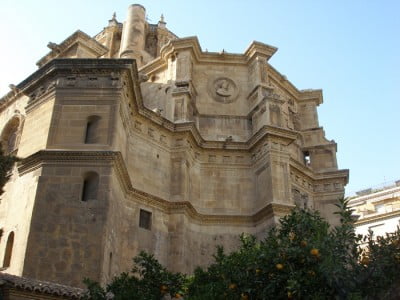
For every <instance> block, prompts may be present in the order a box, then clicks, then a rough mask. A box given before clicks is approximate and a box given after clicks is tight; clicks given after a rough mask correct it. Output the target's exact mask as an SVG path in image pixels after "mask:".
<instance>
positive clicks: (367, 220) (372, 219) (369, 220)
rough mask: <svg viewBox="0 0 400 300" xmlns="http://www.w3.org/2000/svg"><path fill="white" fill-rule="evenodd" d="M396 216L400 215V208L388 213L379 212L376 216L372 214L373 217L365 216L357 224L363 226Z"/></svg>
mask: <svg viewBox="0 0 400 300" xmlns="http://www.w3.org/2000/svg"><path fill="white" fill-rule="evenodd" d="M395 217H400V210H397V211H392V212H388V213H384V214H379V215H375V216H371V217H365V218H362V219H359V220H357V221H356V223H355V225H356V226H361V225H366V224H370V223H373V222H379V221H384V220H387V219H392V218H395Z"/></svg>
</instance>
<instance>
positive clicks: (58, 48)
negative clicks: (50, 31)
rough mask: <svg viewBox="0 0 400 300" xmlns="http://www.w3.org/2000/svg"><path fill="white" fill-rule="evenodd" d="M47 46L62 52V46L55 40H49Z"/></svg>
mask: <svg viewBox="0 0 400 300" xmlns="http://www.w3.org/2000/svg"><path fill="white" fill-rule="evenodd" d="M47 47H48V48H50V49H51V50H53V51H55V52H60V46H59V45H58V44H56V43H53V42H49V43H48V44H47Z"/></svg>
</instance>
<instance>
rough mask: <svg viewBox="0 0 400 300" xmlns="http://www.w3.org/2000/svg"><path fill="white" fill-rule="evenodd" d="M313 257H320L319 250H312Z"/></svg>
mask: <svg viewBox="0 0 400 300" xmlns="http://www.w3.org/2000/svg"><path fill="white" fill-rule="evenodd" d="M310 253H311V255H313V256H319V250H318V249H316V248H312V249H311V251H310Z"/></svg>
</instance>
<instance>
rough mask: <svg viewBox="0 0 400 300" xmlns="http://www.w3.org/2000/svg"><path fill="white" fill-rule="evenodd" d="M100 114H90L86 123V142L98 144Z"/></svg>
mask: <svg viewBox="0 0 400 300" xmlns="http://www.w3.org/2000/svg"><path fill="white" fill-rule="evenodd" d="M100 119H101V118H100V117H99V116H90V117H89V118H88V120H87V123H86V132H85V144H96V143H98V142H99V124H100Z"/></svg>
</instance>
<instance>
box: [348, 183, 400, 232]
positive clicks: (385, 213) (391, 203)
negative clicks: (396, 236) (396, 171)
mask: <svg viewBox="0 0 400 300" xmlns="http://www.w3.org/2000/svg"><path fill="white" fill-rule="evenodd" d="M349 206H350V207H351V208H352V209H354V215H356V216H357V217H358V220H357V222H356V233H357V234H362V235H367V234H368V231H369V230H372V232H373V234H374V237H376V236H383V235H385V234H386V233H391V232H394V231H395V230H396V229H397V227H398V226H400V180H398V181H396V182H395V183H394V184H393V185H390V186H386V187H384V188H381V189H375V190H374V189H366V190H363V191H360V192H357V196H356V197H353V198H351V199H350V201H349Z"/></svg>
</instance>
